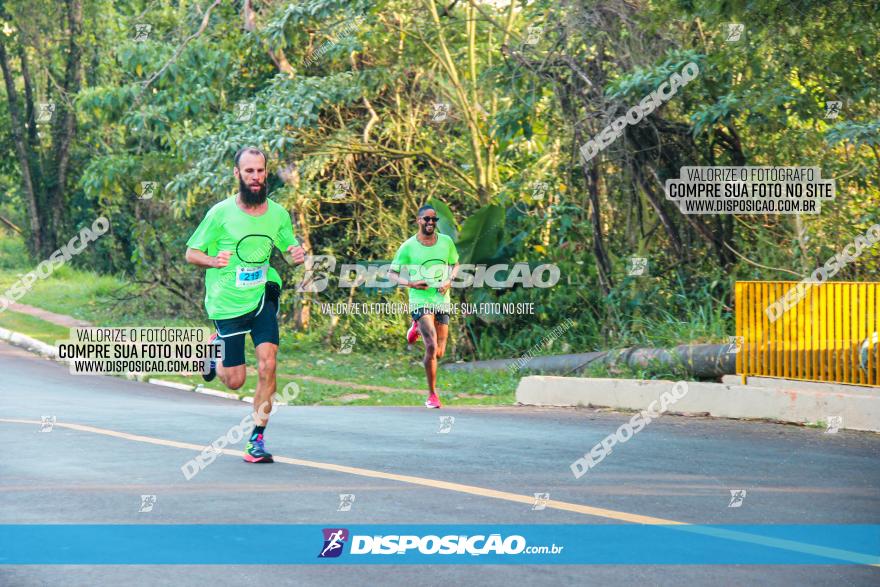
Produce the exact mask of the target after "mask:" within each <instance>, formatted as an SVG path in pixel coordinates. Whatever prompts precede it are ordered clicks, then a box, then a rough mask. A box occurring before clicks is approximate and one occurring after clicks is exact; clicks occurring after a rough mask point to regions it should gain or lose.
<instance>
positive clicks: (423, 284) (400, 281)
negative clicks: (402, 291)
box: [388, 270, 428, 289]
mask: <svg viewBox="0 0 880 587" xmlns="http://www.w3.org/2000/svg"><path fill="white" fill-rule="evenodd" d="M388 279H389V280H390V281H392V282H394V283H396V284H397V285H402V286H403V287H414V288H416V289H428V282H427V281H410V280H408V279H405V278H403V277H401V276H400V273H398V272H397V271H393V270H392V271H389V272H388Z"/></svg>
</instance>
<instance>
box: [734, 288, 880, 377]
mask: <svg viewBox="0 0 880 587" xmlns="http://www.w3.org/2000/svg"><path fill="white" fill-rule="evenodd" d="M735 292H736V293H735V295H736V336H737V339H736V344H737V349H738V350H737V355H736V372H737V374H741V375H742V378H743V383H745V382H746V379H747V377H748V376H750V375H751V376H761V377H780V378H784V379H797V380H802V381H828V382H834V383H849V384H853V385H871V386H877V387H880V376H878V365H880V341H878V332H880V283H878V282H826V283H822V284H805V283H803V282H796V281H738V282H737V283H736V290H735Z"/></svg>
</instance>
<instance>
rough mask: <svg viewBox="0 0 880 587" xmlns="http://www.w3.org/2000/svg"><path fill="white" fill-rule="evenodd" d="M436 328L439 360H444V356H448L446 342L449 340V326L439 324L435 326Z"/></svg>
mask: <svg viewBox="0 0 880 587" xmlns="http://www.w3.org/2000/svg"><path fill="white" fill-rule="evenodd" d="M434 328H435V329H436V330H437V360H440V359H442V358H443V355H444V354H446V341H447V339H449V324H440V322H437V323H436V324H435V325H434Z"/></svg>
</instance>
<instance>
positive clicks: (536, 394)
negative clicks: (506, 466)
mask: <svg viewBox="0 0 880 587" xmlns="http://www.w3.org/2000/svg"><path fill="white" fill-rule="evenodd" d="M674 383H675V382H673V381H647V380H634V379H588V378H582V377H555V376H548V375H534V376H530V377H523V378H522V379H521V380H520V382H519V386H518V387H517V390H516V400H517V401H518V402H519V403H521V404H525V405H535V406H585V407H586V406H596V407H598V406H602V407H610V408H619V409H627V410H641V409H644V408H646V407H647V406H648V405H649V404H650V403H651V402H653V401H654V400H657V399H659V398H660V394H661V393H663V392H664V391H670V390H671V389H672V386H673V385H674ZM687 385H688V392H687V394H686V395H685V396H684V397H683V398H682V399H680V400H678V401H677V402H676V403H675V405H674V407H673V408H672V409H671V410H670V411H671V412H673V413H684V414H701V415H710V416H716V417H720V418H745V419H767V420H776V421H781V422H789V423H795V424H820V425H824V424H826V423H827V422H828V421H829V418H830V417H832V416H839V417H841V418H842V422H841V426H840V428H845V429H850V430H868V431H872V432H880V390H878V389H876V388H870V387H858V386H852V385H826V386H825V387H820V388H817V387H813V386H809V385H799V384H798V382H790V381H787V382H784V384H777V385H770V384H767V383H766V380H762V381H761V385H739V384H733V383H704V382H697V381H688V382H687Z"/></svg>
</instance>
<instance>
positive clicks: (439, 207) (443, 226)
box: [428, 198, 458, 240]
mask: <svg viewBox="0 0 880 587" xmlns="http://www.w3.org/2000/svg"><path fill="white" fill-rule="evenodd" d="M428 204H430V205H431V206H434V210H436V211H437V216H438V217H439V218H440V221H439V222H438V223H437V230H439V231H440V234H445V235H447V236H449V237H452V240H457V239H458V224H457V223H456V222H455V217H454V216H453V215H452V210H450V209H449V206H447V205H446V203H445V202H441V201H440V200H438V199H437V198H429V199H428Z"/></svg>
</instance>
